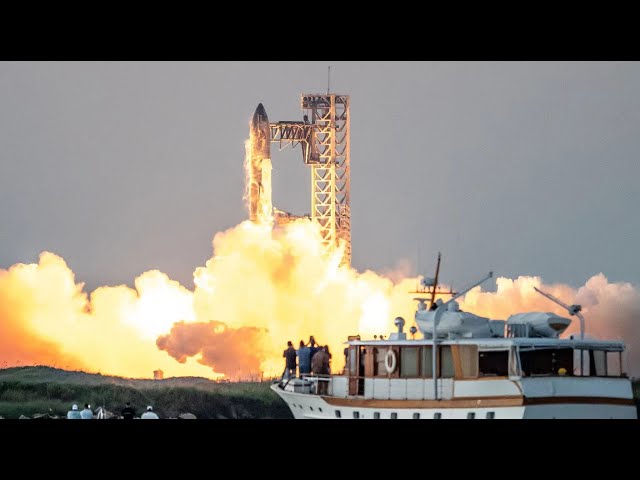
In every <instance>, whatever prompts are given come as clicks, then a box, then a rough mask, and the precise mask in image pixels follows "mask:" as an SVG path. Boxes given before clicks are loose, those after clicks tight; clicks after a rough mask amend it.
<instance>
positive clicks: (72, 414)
mask: <svg viewBox="0 0 640 480" xmlns="http://www.w3.org/2000/svg"><path fill="white" fill-rule="evenodd" d="M67 418H68V419H69V420H80V419H82V417H81V416H80V412H79V411H78V405H74V406H73V407H71V410H69V411H68V412H67Z"/></svg>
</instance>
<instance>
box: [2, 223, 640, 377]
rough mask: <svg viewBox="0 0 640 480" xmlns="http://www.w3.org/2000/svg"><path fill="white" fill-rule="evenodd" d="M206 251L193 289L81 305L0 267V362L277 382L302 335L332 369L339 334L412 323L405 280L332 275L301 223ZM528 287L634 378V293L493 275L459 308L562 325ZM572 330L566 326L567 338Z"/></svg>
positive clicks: (56, 276) (223, 239) (146, 284)
mask: <svg viewBox="0 0 640 480" xmlns="http://www.w3.org/2000/svg"><path fill="white" fill-rule="evenodd" d="M213 246H214V252H215V255H214V256H213V257H212V258H211V259H210V260H209V261H208V262H207V263H206V265H205V266H204V267H199V268H197V269H196V271H195V272H194V280H195V284H196V288H195V290H194V291H190V290H188V289H186V288H185V287H184V286H182V285H180V284H179V283H178V282H176V281H173V280H171V279H169V278H168V277H167V276H166V275H165V274H163V273H161V272H158V271H149V272H145V273H143V274H142V275H140V276H139V277H138V278H136V280H135V282H134V284H135V288H129V287H127V286H124V285H119V286H112V287H100V288H98V289H96V290H95V291H93V292H91V295H90V296H89V295H88V294H87V293H85V292H84V291H83V285H82V284H81V283H76V282H75V278H74V274H73V272H72V271H71V270H70V269H69V267H68V266H67V265H66V263H65V262H64V260H63V259H62V258H60V257H59V256H57V255H54V254H52V253H46V252H45V253H43V254H42V255H41V256H40V261H39V263H37V264H28V265H25V264H16V265H14V266H12V267H11V268H9V269H8V270H0V363H1V364H3V365H7V366H9V365H27V364H28V365H33V364H47V365H54V366H58V367H63V368H82V369H86V370H88V371H94V372H102V373H105V374H115V375H122V376H130V377H149V376H151V373H152V372H153V370H156V369H162V370H164V372H165V375H167V376H172V375H173V376H176V375H198V376H206V377H210V378H217V377H220V376H222V375H227V376H230V377H233V378H238V377H243V378H247V377H249V376H254V377H255V376H257V375H258V374H259V372H264V374H265V375H275V374H279V373H281V372H282V369H283V363H282V362H283V359H282V351H283V349H284V348H285V346H286V342H287V341H288V340H291V341H292V342H294V344H297V343H298V342H299V341H300V340H301V339H302V340H305V341H307V340H308V338H309V336H310V335H314V336H315V337H316V339H317V340H318V341H319V342H320V343H322V344H328V345H329V347H330V350H331V351H332V353H333V360H332V368H333V370H334V371H339V370H341V369H342V367H343V365H344V364H343V358H342V355H341V352H342V348H343V344H342V342H343V341H344V340H345V339H346V337H347V335H353V334H358V333H359V334H361V335H363V336H373V335H374V334H385V335H387V334H388V333H389V331H390V330H391V329H392V328H393V324H392V320H393V318H394V317H395V316H398V315H401V316H404V317H405V318H406V319H407V323H408V325H410V324H411V323H412V318H413V312H414V307H415V302H414V301H413V300H412V298H413V297H414V296H415V294H410V293H408V292H410V291H411V290H413V289H414V288H415V285H416V280H415V279H414V278H404V279H403V278H402V276H401V275H399V274H398V272H389V273H388V277H384V276H381V275H378V274H376V273H374V272H371V271H366V272H363V273H359V272H357V271H355V270H354V269H352V268H348V267H339V266H338V265H339V252H337V253H336V255H335V256H334V257H330V258H326V257H323V256H322V255H321V254H320V252H321V242H320V236H319V233H318V231H317V230H316V228H315V226H314V225H313V224H312V223H311V222H308V221H299V222H294V223H291V224H287V225H285V226H283V227H279V228H276V229H275V230H272V229H271V228H270V227H266V226H263V225H256V224H253V223H251V222H243V223H241V224H240V225H238V226H237V227H234V228H232V229H230V230H228V231H226V232H222V233H219V234H217V235H216V236H215V238H214V242H213ZM392 277H396V278H394V281H392V280H391V279H390V278H392ZM533 286H537V287H539V288H541V289H542V290H545V291H548V292H549V293H551V294H553V295H555V296H557V297H558V298H560V299H562V300H563V301H565V302H566V303H568V304H571V303H579V304H581V305H583V313H584V315H585V317H586V319H587V333H588V334H589V335H592V336H594V337H597V338H621V339H624V340H625V342H627V344H629V363H628V367H629V373H630V374H632V375H638V374H640V368H639V365H640V339H639V338H638V333H637V332H638V329H637V328H636V326H635V323H636V321H637V320H636V319H637V318H638V317H639V316H640V291H638V289H637V288H636V287H635V286H633V285H631V284H629V283H609V282H608V281H607V279H606V277H605V276H604V275H602V274H599V275H596V276H594V277H592V278H590V279H589V280H588V281H587V282H586V284H585V285H584V286H583V287H581V288H579V289H574V288H571V287H569V286H566V285H545V284H543V283H542V281H541V280H540V278H538V277H519V278H517V279H515V280H511V279H508V278H498V280H497V290H496V291H495V292H483V291H482V290H481V288H479V287H478V288H476V289H474V290H472V291H471V292H469V293H468V294H467V295H466V297H465V298H464V300H463V301H461V302H460V303H461V308H462V309H464V310H467V311H471V312H475V313H477V314H479V315H485V316H488V317H491V318H494V319H506V318H507V317H508V316H509V315H510V314H512V313H514V312H522V311H532V310H537V311H550V312H554V313H557V314H559V315H564V316H567V314H566V312H564V311H562V309H561V308H560V307H558V306H557V305H555V304H554V303H553V302H550V301H549V300H547V299H546V298H544V297H542V296H541V295H539V294H538V293H536V292H535V291H534V290H533ZM211 319H216V322H210V320H211ZM577 331H578V322H577V321H575V322H573V323H572V325H571V327H570V329H569V330H568V332H567V334H568V333H571V332H573V333H575V332H577ZM156 342H158V343H156Z"/></svg>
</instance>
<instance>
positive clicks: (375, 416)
mask: <svg viewBox="0 0 640 480" xmlns="http://www.w3.org/2000/svg"><path fill="white" fill-rule="evenodd" d="M373 419H374V420H380V412H373Z"/></svg>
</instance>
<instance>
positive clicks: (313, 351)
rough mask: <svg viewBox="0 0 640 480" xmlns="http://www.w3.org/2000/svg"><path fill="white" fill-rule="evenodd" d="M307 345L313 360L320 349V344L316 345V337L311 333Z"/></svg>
mask: <svg viewBox="0 0 640 480" xmlns="http://www.w3.org/2000/svg"><path fill="white" fill-rule="evenodd" d="M307 345H308V346H309V350H311V361H312V362H313V357H314V355H315V354H316V353H317V352H318V350H320V346H317V347H316V339H315V337H314V336H313V335H311V336H310V337H309V342H308V343H307Z"/></svg>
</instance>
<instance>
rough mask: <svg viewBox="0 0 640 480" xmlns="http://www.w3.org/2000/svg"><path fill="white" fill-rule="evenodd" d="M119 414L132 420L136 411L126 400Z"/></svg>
mask: <svg viewBox="0 0 640 480" xmlns="http://www.w3.org/2000/svg"><path fill="white" fill-rule="evenodd" d="M120 415H122V418H124V419H125V420H133V417H135V416H136V411H135V410H134V409H133V407H132V406H131V403H130V402H127V403H126V405H125V407H124V408H123V409H122V411H121V412H120Z"/></svg>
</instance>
